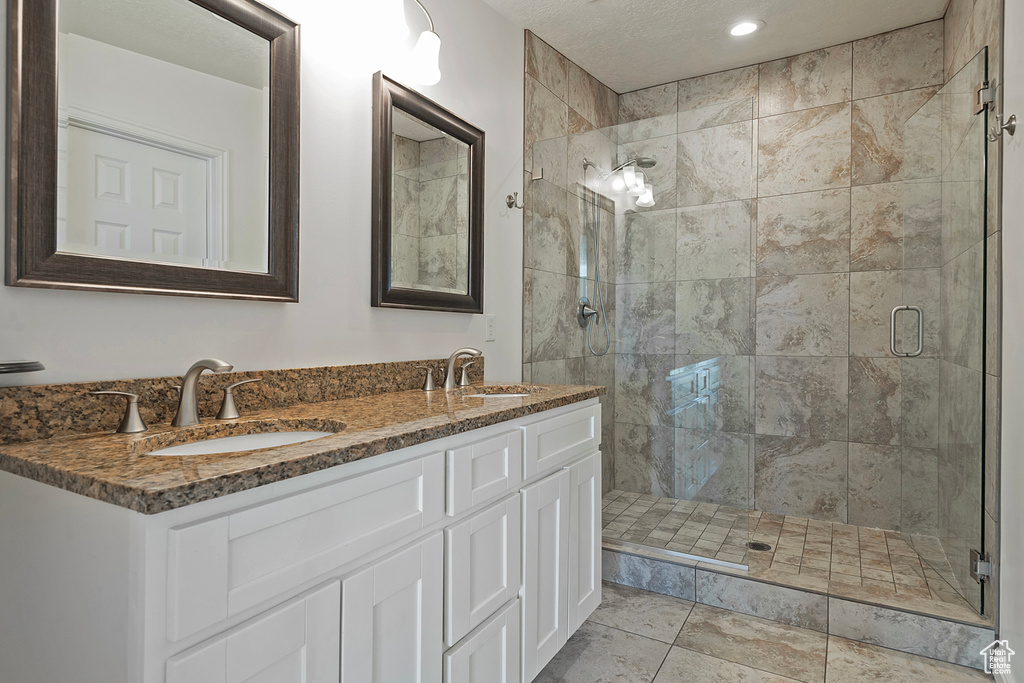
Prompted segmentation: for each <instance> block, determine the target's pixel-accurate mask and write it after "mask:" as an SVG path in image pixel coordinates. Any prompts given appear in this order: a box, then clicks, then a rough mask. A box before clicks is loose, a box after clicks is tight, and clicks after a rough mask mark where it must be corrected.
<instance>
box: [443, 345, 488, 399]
mask: <svg viewBox="0 0 1024 683" xmlns="http://www.w3.org/2000/svg"><path fill="white" fill-rule="evenodd" d="M482 354H483V351H481V350H480V349H473V348H470V347H468V346H467V347H466V348H464V349H459V350H458V351H456V352H455V353H453V354H452V355H450V356H448V365H446V366H445V370H444V388H445V389H454V388H455V387H456V383H455V360H456V359H457V358H458V357H459V356H473V357H474V358H475V357H477V356H480V355H482ZM467 384H468V382H467Z"/></svg>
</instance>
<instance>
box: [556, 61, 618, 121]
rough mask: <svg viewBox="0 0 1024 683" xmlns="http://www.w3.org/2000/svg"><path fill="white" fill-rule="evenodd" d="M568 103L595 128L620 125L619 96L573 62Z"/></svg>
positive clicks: (570, 70)
mask: <svg viewBox="0 0 1024 683" xmlns="http://www.w3.org/2000/svg"><path fill="white" fill-rule="evenodd" d="M566 102H567V103H568V104H569V106H570V107H572V108H573V109H574V110H576V111H577V112H579V113H580V115H581V116H583V118H585V119H586V120H587V121H589V122H590V123H592V124H593V125H594V127H595V128H608V127H609V126H614V125H615V124H616V123H618V119H619V96H618V95H617V94H615V91H613V90H612V89H611V88H609V87H608V86H606V85H605V84H603V83H601V82H600V81H599V80H597V79H596V78H594V77H593V76H591V75H590V74H589V73H587V72H586V71H584V70H583V69H581V68H580V67H579V66H577V65H576V64H575V63H574V62H571V61H570V62H569V93H568V99H567V100H566Z"/></svg>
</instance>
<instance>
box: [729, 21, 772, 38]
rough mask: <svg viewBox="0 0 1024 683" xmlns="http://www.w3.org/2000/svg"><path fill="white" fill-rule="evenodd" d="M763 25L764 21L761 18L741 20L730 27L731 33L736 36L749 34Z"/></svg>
mask: <svg viewBox="0 0 1024 683" xmlns="http://www.w3.org/2000/svg"><path fill="white" fill-rule="evenodd" d="M763 26H764V22H763V21H760V20H751V21H741V22H739V23H738V24H734V25H733V26H732V27H730V28H729V35H731V36H736V37H740V36H749V35H750V34H751V33H753V32H754V31H756V30H758V29H759V28H761V27H763Z"/></svg>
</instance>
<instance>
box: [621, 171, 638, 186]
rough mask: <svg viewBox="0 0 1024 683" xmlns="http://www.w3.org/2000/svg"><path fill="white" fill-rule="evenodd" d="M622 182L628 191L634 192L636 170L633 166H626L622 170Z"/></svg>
mask: <svg viewBox="0 0 1024 683" xmlns="http://www.w3.org/2000/svg"><path fill="white" fill-rule="evenodd" d="M622 182H623V184H624V185H625V187H626V189H627V190H632V189H633V188H634V187H636V169H635V168H633V167H632V166H626V167H625V168H623V169H622Z"/></svg>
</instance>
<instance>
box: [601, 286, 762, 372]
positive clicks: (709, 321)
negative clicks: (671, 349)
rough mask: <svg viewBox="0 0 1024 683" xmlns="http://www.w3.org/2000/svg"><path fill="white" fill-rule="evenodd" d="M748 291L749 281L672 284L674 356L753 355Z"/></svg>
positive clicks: (752, 324)
mask: <svg viewBox="0 0 1024 683" xmlns="http://www.w3.org/2000/svg"><path fill="white" fill-rule="evenodd" d="M751 287H752V281H751V279H750V278H736V279H729V280H690V281H686V282H678V283H675V312H676V315H675V352H676V353H677V354H702V353H710V354H725V355H732V356H736V355H738V356H747V355H750V354H752V353H753V351H754V316H753V313H754V312H753V308H752V305H751ZM620 310H621V309H620Z"/></svg>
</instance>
